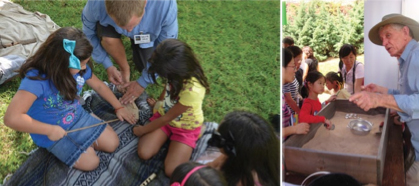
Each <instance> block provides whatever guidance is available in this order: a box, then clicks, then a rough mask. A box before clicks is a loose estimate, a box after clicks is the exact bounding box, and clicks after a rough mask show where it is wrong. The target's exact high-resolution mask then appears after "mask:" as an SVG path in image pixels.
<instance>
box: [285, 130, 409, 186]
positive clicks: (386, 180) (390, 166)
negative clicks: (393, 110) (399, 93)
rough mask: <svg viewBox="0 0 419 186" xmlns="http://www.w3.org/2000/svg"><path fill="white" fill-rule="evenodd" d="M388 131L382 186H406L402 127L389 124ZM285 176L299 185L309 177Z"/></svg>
mask: <svg viewBox="0 0 419 186" xmlns="http://www.w3.org/2000/svg"><path fill="white" fill-rule="evenodd" d="M388 130H389V134H388V143H387V150H386V158H385V162H384V172H383V180H382V186H395V185H397V186H403V185H406V181H405V172H404V155H403V134H402V126H400V125H394V124H393V123H389V126H388ZM283 175H284V181H286V182H288V183H292V184H298V185H300V184H301V183H302V182H303V180H304V179H305V178H306V177H307V175H302V174H298V173H292V172H287V173H285V174H283Z"/></svg>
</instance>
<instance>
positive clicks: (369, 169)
mask: <svg viewBox="0 0 419 186" xmlns="http://www.w3.org/2000/svg"><path fill="white" fill-rule="evenodd" d="M347 113H355V114H357V116H358V117H361V118H363V119H365V120H368V121H369V122H371V123H373V129H372V130H371V131H370V133H369V134H368V135H370V136H368V135H366V136H355V135H354V134H352V133H351V131H350V130H349V128H347V125H348V123H349V121H350V120H351V119H344V118H345V115H346V114H347ZM318 115H321V116H325V117H326V118H328V119H330V120H331V121H332V123H333V124H335V130H332V131H328V130H327V129H325V127H324V126H323V123H317V124H310V132H309V133H308V134H306V135H292V136H290V137H289V139H288V140H286V141H285V142H283V160H284V167H285V170H286V172H296V173H299V174H303V175H310V174H312V173H314V172H317V171H330V172H339V173H345V174H349V175H351V176H353V177H354V178H355V179H357V180H358V181H360V182H361V183H363V184H368V183H371V184H377V185H381V182H382V175H383V170H384V169H383V167H384V159H385V155H386V147H387V138H388V130H387V126H388V124H393V123H392V121H391V118H389V110H388V109H385V108H376V109H371V110H369V111H368V112H365V111H364V110H362V109H360V108H359V107H358V106H357V105H355V104H353V103H351V102H349V101H348V100H339V99H337V100H336V101H334V102H331V103H329V104H328V105H327V106H325V107H324V108H322V110H321V111H320V112H319V114H318ZM339 115H340V116H339ZM337 118H341V119H340V120H339V119H338V120H336V119H337ZM375 118H377V120H375ZM382 121H384V127H383V131H382V133H381V134H375V133H376V132H377V131H378V128H379V125H380V123H381V122H382ZM318 130H324V131H323V132H319V134H317V131H318ZM339 131H340V132H339ZM342 132H345V133H342ZM322 133H323V134H322ZM325 134H328V135H336V136H338V137H342V136H344V135H351V136H352V135H353V137H354V139H347V138H348V137H342V138H343V139H323V140H320V141H317V142H314V140H316V139H314V138H315V136H316V135H325ZM374 135H377V136H374ZM369 137H373V138H372V139H371V138H369ZM364 138H365V139H364ZM374 138H375V140H376V141H374ZM325 140H326V141H325ZM351 140H352V141H353V140H360V142H359V143H360V144H359V143H358V145H352V147H351V145H349V144H348V143H351V142H350V141H351ZM337 141H341V142H343V143H340V144H339V143H336V142H337ZM307 143H313V144H316V145H327V146H330V147H331V148H330V147H328V148H327V149H326V150H324V149H309V148H304V147H303V146H304V145H305V144H307ZM333 143H336V144H333ZM348 145H349V147H348ZM353 146H355V148H353ZM360 146H364V147H366V146H368V147H370V148H371V150H370V151H369V152H363V151H362V150H361V152H354V151H353V150H359V148H360ZM320 148H323V147H320ZM373 148H374V149H375V150H374V149H373ZM336 150H338V151H341V152H336ZM342 150H344V151H345V152H342ZM347 150H351V152H348V151H347ZM363 153H364V154H363ZM366 154H368V155H366Z"/></svg>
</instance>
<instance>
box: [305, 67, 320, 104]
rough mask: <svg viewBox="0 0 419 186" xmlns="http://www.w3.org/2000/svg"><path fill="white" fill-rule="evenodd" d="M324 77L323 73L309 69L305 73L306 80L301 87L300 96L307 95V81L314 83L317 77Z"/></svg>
mask: <svg viewBox="0 0 419 186" xmlns="http://www.w3.org/2000/svg"><path fill="white" fill-rule="evenodd" d="M320 78H325V77H324V75H323V74H322V73H321V72H319V71H311V72H308V73H307V77H306V80H305V81H304V86H303V88H302V89H301V97H303V98H306V97H308V94H309V91H310V89H309V88H308V83H311V84H314V82H316V81H317V80H318V79H320Z"/></svg>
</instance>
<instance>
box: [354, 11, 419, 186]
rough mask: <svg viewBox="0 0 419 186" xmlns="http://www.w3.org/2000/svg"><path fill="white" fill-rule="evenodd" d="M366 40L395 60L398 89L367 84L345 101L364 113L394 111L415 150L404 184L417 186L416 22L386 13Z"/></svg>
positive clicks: (418, 65)
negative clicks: (405, 127) (410, 136)
mask: <svg viewBox="0 0 419 186" xmlns="http://www.w3.org/2000/svg"><path fill="white" fill-rule="evenodd" d="M368 36H369V38H370V40H371V41H372V42H373V43H374V44H377V45H382V46H384V47H385V49H386V50H387V52H388V53H389V54H390V55H391V56H392V57H397V60H398V61H399V70H400V79H399V81H398V82H399V86H398V87H399V89H398V90H392V89H388V88H386V87H382V86H378V85H375V84H369V85H367V86H366V87H364V90H365V91H362V92H359V93H356V94H354V95H352V96H351V97H350V98H349V101H352V102H354V103H356V104H357V105H358V106H359V107H360V108H362V109H364V110H365V111H367V110H369V109H371V108H376V107H386V108H391V109H393V110H396V111H397V112H398V114H399V115H400V118H401V120H402V121H404V122H406V124H407V126H408V128H409V130H410V132H411V134H412V138H411V142H412V146H413V148H414V149H415V153H414V154H415V156H416V158H415V162H414V163H413V165H412V166H411V167H410V169H409V170H408V171H407V173H406V183H407V185H418V184H419V73H417V72H419V43H418V42H417V41H418V40H419V23H418V22H416V21H415V20H413V19H411V18H408V17H405V16H403V15H400V14H389V15H386V16H384V17H383V19H382V21H381V22H380V23H378V24H377V25H375V26H374V27H373V28H372V29H371V30H370V32H369V34H368Z"/></svg>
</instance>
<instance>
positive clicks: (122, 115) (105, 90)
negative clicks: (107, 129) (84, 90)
mask: <svg viewBox="0 0 419 186" xmlns="http://www.w3.org/2000/svg"><path fill="white" fill-rule="evenodd" d="M86 83H87V84H88V85H89V86H90V87H92V89H93V90H95V91H96V92H97V93H98V94H99V95H100V96H101V97H102V98H103V99H105V100H106V101H107V102H109V103H110V104H111V105H112V107H113V108H114V109H115V112H116V116H118V118H119V119H120V120H121V121H123V120H124V119H125V120H126V121H127V122H128V123H131V124H134V123H136V122H137V121H136V120H135V116H134V115H133V114H131V113H130V112H129V111H128V110H127V109H125V108H124V107H123V106H122V104H121V103H120V102H119V100H118V99H117V98H116V97H115V95H114V94H113V92H112V90H111V89H110V88H109V87H108V86H106V85H105V83H103V82H102V81H101V80H99V79H98V78H97V77H96V76H95V75H94V74H92V78H90V79H88V80H87V81H86Z"/></svg>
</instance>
